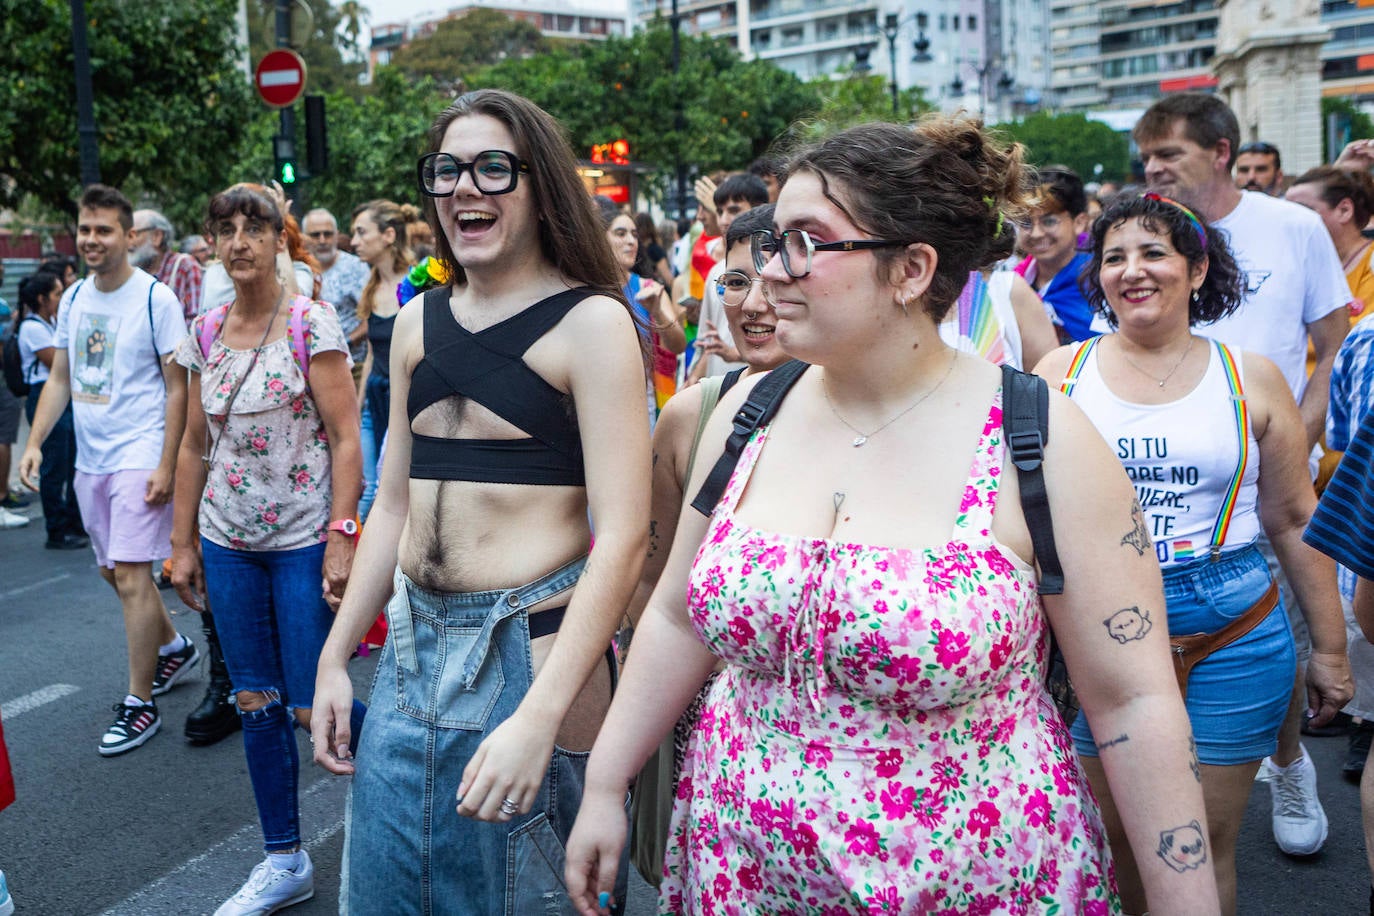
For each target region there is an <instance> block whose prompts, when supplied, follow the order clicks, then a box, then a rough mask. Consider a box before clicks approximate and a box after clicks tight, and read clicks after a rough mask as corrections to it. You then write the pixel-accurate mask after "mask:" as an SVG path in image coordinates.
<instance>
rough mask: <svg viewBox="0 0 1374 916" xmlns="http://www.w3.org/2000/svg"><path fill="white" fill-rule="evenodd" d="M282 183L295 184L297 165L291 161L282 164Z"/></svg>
mask: <svg viewBox="0 0 1374 916" xmlns="http://www.w3.org/2000/svg"><path fill="white" fill-rule="evenodd" d="M281 183H282V184H295V183H296V166H295V165H294V164H293V163H290V162H283V163H282V164H281Z"/></svg>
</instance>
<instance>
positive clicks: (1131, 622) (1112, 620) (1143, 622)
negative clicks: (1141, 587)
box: [1102, 606, 1154, 646]
mask: <svg viewBox="0 0 1374 916" xmlns="http://www.w3.org/2000/svg"><path fill="white" fill-rule="evenodd" d="M1102 624H1103V626H1105V627H1106V628H1107V635H1108V636H1110V637H1111V638H1112V639H1115V640H1116V641H1117V642H1119V643H1121V644H1122V645H1123V646H1124V645H1126V643H1128V642H1134V641H1136V640H1140V639H1144V638H1145V634H1147V633H1149V632H1150V630H1151V629H1152V628H1153V627H1154V624H1153V623H1151V622H1150V612H1149V611H1142V610H1141V609H1140V608H1138V607H1135V606H1132V607H1127V608H1122V609H1121V610H1119V611H1117V612H1116V613H1115V614H1113V615H1112V616H1110V617H1108V618H1107V619H1106V620H1104V621H1102Z"/></svg>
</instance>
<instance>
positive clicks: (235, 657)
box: [200, 538, 365, 852]
mask: <svg viewBox="0 0 1374 916" xmlns="http://www.w3.org/2000/svg"><path fill="white" fill-rule="evenodd" d="M200 549H201V559H202V562H203V564H204V567H205V591H206V593H207V595H208V597H209V599H210V607H211V608H212V609H213V610H214V613H215V627H216V629H217V630H218V631H219V642H220V648H221V649H222V650H223V652H224V662H225V664H226V665H227V666H228V668H229V679H230V681H231V682H232V683H233V685H234V690H235V691H242V692H254V693H262V694H263V695H265V696H266V697H267V699H268V702H267V704H266V705H265V706H263V707H262V708H261V709H255V710H252V711H247V712H245V711H243V710H240V711H239V715H240V716H241V717H242V719H243V752H244V754H245V755H246V756H247V758H248V775H249V777H250V778H251V779H252V782H253V796H254V798H255V800H256V801H257V805H258V819H259V820H260V821H261V823H262V833H263V842H264V845H265V846H266V848H267V850H268V851H269V852H272V851H282V850H287V849H292V848H294V847H295V846H297V845H298V844H299V843H300V841H301V826H300V804H299V799H298V797H297V785H298V782H299V778H300V757H299V755H298V752H297V750H296V735H295V732H294V731H293V726H294V722H293V719H292V716H291V714H290V713H289V712H288V710H294V709H309V708H310V706H311V704H312V703H313V702H314V700H315V669H316V667H317V666H318V664H319V660H320V650H321V649H323V648H324V641H325V639H326V637H328V636H329V627H330V625H331V624H332V623H333V622H334V615H333V614H332V613H331V612H330V610H329V606H328V605H327V604H325V601H324V598H323V597H321V594H320V567H321V564H322V563H323V562H324V544H314V545H311V546H309V547H300V548H297V549H295V550H263V551H253V550H231V549H229V548H228V547H221V546H220V545H218V544H215V543H213V542H211V541H208V540H206V539H205V538H201V542H200ZM364 711H365V708H364V707H363V705H362V704H361V703H354V706H353V715H352V717H351V719H352V727H353V730H354V733H355V734H357V733H358V732H359V730H360V729H361V727H362V716H363V713H364Z"/></svg>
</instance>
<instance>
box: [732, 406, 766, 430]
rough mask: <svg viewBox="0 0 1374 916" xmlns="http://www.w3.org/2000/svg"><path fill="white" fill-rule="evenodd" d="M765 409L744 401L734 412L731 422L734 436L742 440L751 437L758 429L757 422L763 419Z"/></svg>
mask: <svg viewBox="0 0 1374 916" xmlns="http://www.w3.org/2000/svg"><path fill="white" fill-rule="evenodd" d="M765 409H766V408H765V407H764V406H763V405H757V404H750V403H749V402H748V401H745V402H744V404H743V406H741V407H740V409H739V410H738V411H736V412H735V418H734V420H732V421H731V422H732V423H733V424H734V426H735V435H736V436H739V437H741V438H744V439H747V438H749V437H750V436H752V435H753V434H754V430H756V429H758V428H759V421H760V420H762V419H763V412H764V410H765Z"/></svg>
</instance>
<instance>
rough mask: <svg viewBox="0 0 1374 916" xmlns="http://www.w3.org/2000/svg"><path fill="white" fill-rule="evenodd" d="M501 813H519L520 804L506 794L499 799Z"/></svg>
mask: <svg viewBox="0 0 1374 916" xmlns="http://www.w3.org/2000/svg"><path fill="white" fill-rule="evenodd" d="M501 813H502V814H519V813H520V805H519V804H518V803H517V802H516V801H515V799H513V798H511V797H510V796H509V795H507V796H506V797H505V798H504V799H502V801H501Z"/></svg>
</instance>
